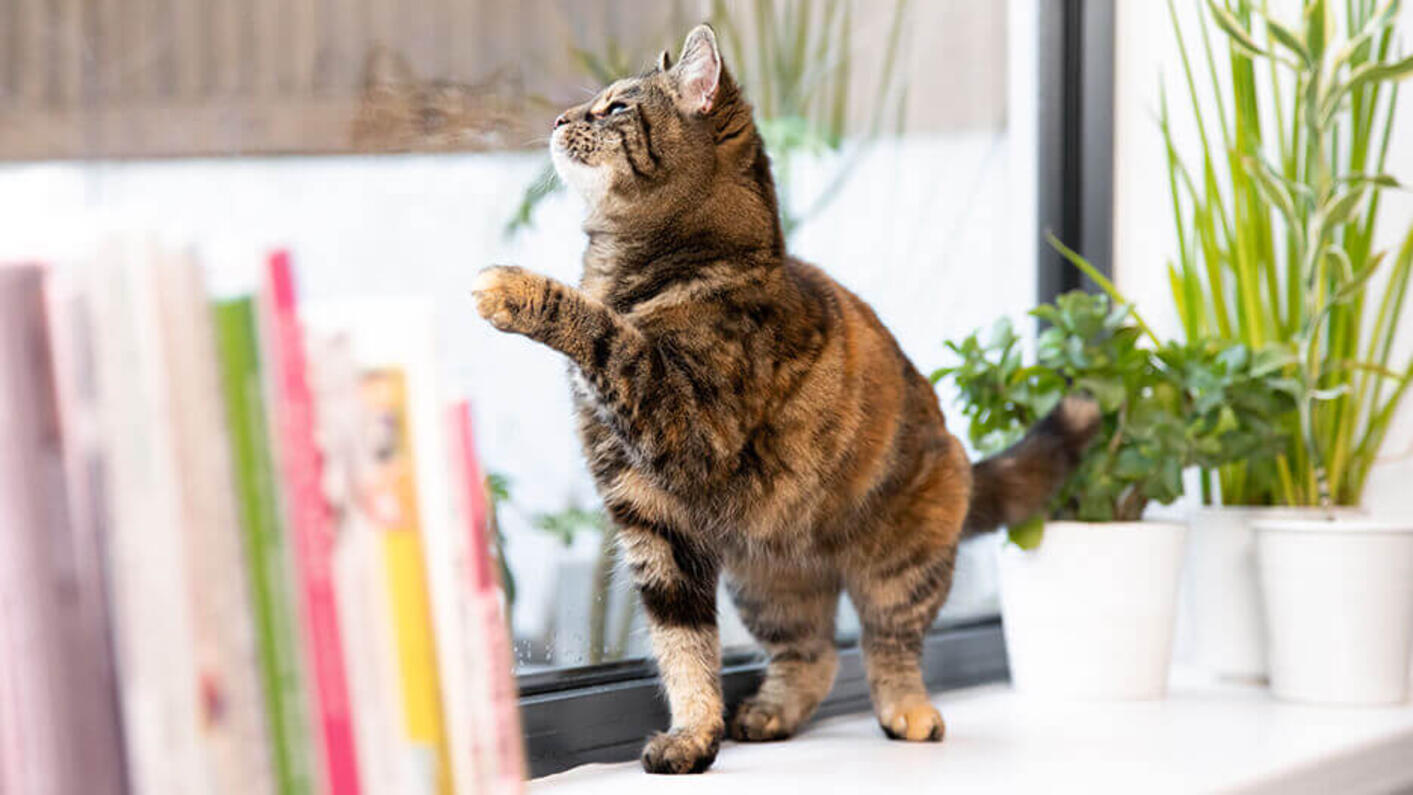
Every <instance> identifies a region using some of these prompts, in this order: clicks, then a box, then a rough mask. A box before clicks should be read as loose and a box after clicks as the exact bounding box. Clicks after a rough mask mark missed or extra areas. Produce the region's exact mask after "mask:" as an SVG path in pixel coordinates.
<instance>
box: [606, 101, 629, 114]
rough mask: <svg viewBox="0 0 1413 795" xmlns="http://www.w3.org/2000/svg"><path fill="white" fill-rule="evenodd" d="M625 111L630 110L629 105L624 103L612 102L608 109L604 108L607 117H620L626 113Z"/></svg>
mask: <svg viewBox="0 0 1413 795" xmlns="http://www.w3.org/2000/svg"><path fill="white" fill-rule="evenodd" d="M625 110H628V105H627V104H626V103H623V102H610V103H608V107H607V108H604V111H603V115H605V116H616V115H618V114H619V113H622V112H623V111H625Z"/></svg>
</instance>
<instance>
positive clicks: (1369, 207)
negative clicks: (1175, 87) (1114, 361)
mask: <svg viewBox="0 0 1413 795" xmlns="http://www.w3.org/2000/svg"><path fill="white" fill-rule="evenodd" d="M1400 5H1401V4H1400V2H1399V0H1383V1H1382V2H1379V0H1346V2H1345V3H1344V4H1343V8H1342V10H1341V9H1340V8H1337V7H1336V6H1335V4H1333V3H1329V2H1326V0H1307V2H1304V3H1303V4H1302V10H1301V14H1300V16H1299V17H1298V18H1295V19H1288V20H1281V19H1277V18H1275V17H1274V16H1272V15H1270V14H1269V13H1268V11H1267V8H1266V4H1265V3H1264V2H1261V3H1259V4H1258V3H1254V2H1251V0H1225V2H1224V3H1217V2H1213V0H1207V2H1206V5H1205V6H1204V7H1202V10H1204V11H1205V14H1203V16H1202V22H1201V25H1200V29H1199V32H1200V34H1201V49H1200V50H1198V49H1196V48H1190V47H1189V46H1188V44H1187V42H1186V40H1185V39H1184V35H1183V29H1182V26H1181V25H1180V24H1179V22H1178V17H1177V13H1176V9H1175V8H1174V6H1173V2H1172V0H1168V10H1169V14H1170V16H1171V18H1172V23H1173V29H1174V31H1175V34H1176V36H1177V40H1178V44H1179V47H1180V49H1181V52H1182V68H1183V77H1184V83H1185V87H1186V89H1187V92H1186V93H1187V101H1188V102H1189V103H1190V105H1191V112H1192V116H1193V118H1194V120H1195V122H1196V125H1197V131H1198V135H1199V142H1200V149H1199V152H1198V154H1199V156H1198V157H1197V158H1196V159H1195V160H1193V159H1188V158H1185V157H1183V156H1182V155H1181V154H1180V153H1179V152H1178V148H1177V146H1176V144H1175V142H1174V137H1173V132H1172V126H1171V116H1170V109H1169V106H1168V100H1167V97H1166V95H1165V94H1164V96H1163V98H1162V102H1161V109H1160V117H1159V124H1160V127H1161V130H1162V133H1163V138H1164V141H1165V143H1166V147H1167V162H1168V181H1167V187H1168V190H1169V192H1170V193H1171V195H1172V205H1173V217H1174V221H1175V224H1176V229H1177V238H1178V252H1177V258H1176V261H1174V262H1170V263H1169V266H1168V272H1169V279H1170V282H1171V287H1172V296H1173V300H1174V303H1175V305H1176V308H1177V312H1178V316H1179V318H1180V320H1181V322H1182V326H1183V330H1184V332H1185V334H1186V336H1187V338H1188V339H1190V340H1194V339H1200V338H1202V337H1205V336H1209V335H1215V336H1218V337H1220V338H1222V339H1227V340H1236V341H1240V342H1242V343H1244V344H1245V345H1247V346H1248V347H1250V348H1253V349H1255V348H1261V347H1264V346H1267V345H1278V346H1282V347H1284V348H1285V349H1286V350H1287V351H1289V353H1290V359H1291V363H1290V364H1289V365H1288V366H1287V367H1286V368H1285V370H1284V371H1283V376H1284V377H1286V378H1288V379H1290V383H1291V384H1292V385H1293V387H1294V390H1295V397H1296V398H1297V399H1296V406H1295V410H1294V411H1292V412H1290V414H1289V415H1288V416H1287V417H1286V418H1285V420H1284V422H1285V425H1286V428H1287V430H1288V432H1289V433H1288V439H1289V441H1288V444H1287V447H1286V449H1285V450H1284V451H1282V453H1281V454H1280V455H1279V456H1277V458H1276V462H1275V466H1270V465H1268V464H1266V463H1264V462H1262V463H1260V464H1249V463H1246V462H1241V461H1236V462H1232V463H1229V464H1227V465H1225V466H1223V467H1222V468H1221V469H1220V472H1219V475H1220V483H1221V497H1222V500H1223V501H1224V502H1226V503H1228V504H1268V503H1283V504H1289V505H1330V504H1357V503H1358V502H1359V499H1360V496H1361V495H1362V493H1363V489H1364V484H1365V480H1366V478H1367V476H1368V473H1369V469H1370V467H1371V466H1372V465H1373V463H1374V461H1375V459H1376V457H1377V456H1378V453H1379V449H1380V447H1381V446H1382V444H1383V441H1384V438H1385V434H1386V433H1387V431H1388V427H1389V424H1390V422H1391V421H1392V418H1393V415H1394V412H1395V410H1396V409H1397V407H1398V405H1399V403H1400V401H1401V399H1402V398H1403V396H1404V394H1405V393H1406V392H1407V390H1408V386H1409V383H1410V381H1413V360H1411V361H1409V362H1408V363H1407V364H1403V365H1400V364H1398V363H1396V362H1394V361H1393V359H1392V354H1393V341H1394V336H1395V333H1396V331H1397V329H1398V328H1399V324H1400V319H1401V317H1402V311H1403V307H1404V300H1405V298H1406V297H1407V293H1408V285H1409V279H1410V271H1413V222H1410V223H1409V224H1408V226H1407V227H1406V229H1404V230H1400V236H1401V237H1402V239H1403V243H1402V245H1401V247H1400V248H1399V250H1398V253H1397V254H1396V255H1395V256H1394V257H1392V258H1391V260H1392V262H1391V265H1386V266H1384V267H1383V268H1382V272H1381V268H1380V266H1381V265H1382V264H1383V263H1384V261H1385V260H1386V259H1389V258H1388V257H1387V256H1386V252H1382V251H1375V250H1374V247H1373V240H1374V237H1375V219H1376V217H1377V215H1378V208H1379V197H1380V193H1381V191H1382V190H1384V189H1387V188H1392V187H1397V186H1398V183H1397V181H1396V180H1395V179H1394V178H1393V177H1392V176H1390V175H1388V174H1386V173H1385V171H1384V167H1385V163H1386V160H1387V155H1388V151H1389V147H1390V144H1391V143H1392V140H1391V137H1390V136H1391V130H1392V124H1393V118H1394V113H1395V110H1396V107H1397V99H1398V87H1397V81H1399V80H1401V79H1402V78H1404V77H1407V76H1408V75H1410V74H1413V58H1410V57H1402V56H1399V55H1398V54H1396V53H1395V52H1394V24H1393V23H1394V20H1395V18H1396V17H1397V15H1398V12H1399V9H1400ZM1213 27H1215V28H1216V29H1217V30H1218V31H1219V33H1220V35H1221V37H1222V40H1225V42H1226V44H1227V47H1226V48H1224V49H1225V52H1224V53H1223V54H1224V55H1225V58H1224V59H1223V62H1222V63H1223V66H1222V67H1220V69H1219V66H1218V58H1217V57H1216V55H1215V54H1214V47H1213V44H1212V41H1213V38H1214V36H1213V35H1212V33H1211V31H1210V28H1213ZM1199 57H1200V58H1202V60H1203V62H1204V63H1205V70H1206V76H1207V77H1208V78H1209V79H1210V86H1205V85H1204V84H1203V83H1204V81H1202V80H1199V78H1198V77H1197V76H1196V74H1195V72H1194V68H1193V63H1194V61H1197V59H1198V58H1199ZM1221 70H1225V71H1226V72H1227V76H1228V78H1229V80H1228V81H1227V82H1225V83H1224V82H1223V81H1222V80H1221V79H1219V77H1220V75H1219V71H1221ZM1204 103H1206V104H1204ZM1204 108H1206V110H1205V111H1204ZM1214 116H1215V118H1214ZM1376 274H1379V275H1380V277H1381V281H1380V282H1377V283H1380V284H1381V286H1380V289H1379V290H1378V291H1377V292H1376V291H1372V290H1370V289H1369V285H1370V280H1371V278H1373V277H1375V275H1376ZM1115 294H1116V295H1117V293H1115ZM1204 490H1207V489H1204Z"/></svg>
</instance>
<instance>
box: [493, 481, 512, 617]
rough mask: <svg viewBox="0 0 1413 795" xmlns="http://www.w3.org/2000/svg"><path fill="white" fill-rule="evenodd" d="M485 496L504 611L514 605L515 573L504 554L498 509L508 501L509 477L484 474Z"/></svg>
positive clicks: (503, 540)
mask: <svg viewBox="0 0 1413 795" xmlns="http://www.w3.org/2000/svg"><path fill="white" fill-rule="evenodd" d="M486 496H487V497H488V498H489V499H488V500H487V503H488V505H489V508H490V510H489V511H488V512H487V515H488V516H489V521H490V526H491V527H490V530H491V533H490V535H491V543H493V544H495V549H494V550H492V551H493V552H494V554H495V559H496V566H497V567H498V568H499V569H500V587H501V589H502V590H504V591H505V605H506V611H507V612H509V611H510V609H511V608H513V607H514V606H515V575H514V574H513V573H512V572H511V570H510V562H509V561H508V560H507V559H506V555H505V531H504V530H502V529H501V524H500V509H501V506H502V505H505V504H507V503H509V502H510V478H508V477H506V476H505V475H503V474H501V473H499V472H491V473H489V474H487V475H486Z"/></svg>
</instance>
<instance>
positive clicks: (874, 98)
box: [506, 0, 909, 237]
mask: <svg viewBox="0 0 1413 795" xmlns="http://www.w3.org/2000/svg"><path fill="white" fill-rule="evenodd" d="M862 2H863V0H735V1H734V2H729V1H728V0H712V3H711V18H710V19H711V24H712V25H713V26H714V27H715V28H716V29H717V31H719V32H720V33H721V38H722V40H723V42H724V43H725V45H726V46H727V48H728V56H727V63H728V65H729V68H730V69H731V71H732V75H733V76H734V77H735V79H737V80H738V81H740V82H741V84H742V87H743V88H744V89H745V92H746V96H747V97H749V98H750V100H751V103H752V105H753V106H754V108H755V116H756V127H757V129H758V130H759V131H760V134H761V138H762V139H763V140H764V141H765V149H766V152H767V153H768V154H769V155H770V157H771V160H772V167H773V171H774V174H775V183H776V190H777V191H778V193H779V195H780V202H779V203H780V223H781V227H782V229H783V231H784V232H785V235H786V236H787V237H788V236H790V235H791V234H792V233H793V232H794V231H795V230H796V229H798V228H799V227H800V225H802V224H803V223H805V222H806V221H807V220H809V219H810V218H812V217H814V216H815V215H817V214H819V213H820V212H821V211H823V210H824V209H825V208H827V207H828V206H829V205H830V204H831V203H832V202H833V201H834V199H835V198H837V197H838V195H839V192H840V190H841V189H842V188H843V187H844V185H845V184H846V183H847V182H848V180H849V178H850V177H851V176H852V175H853V172H854V170H855V168H856V167H857V166H858V163H859V161H860V159H861V157H862V156H863V155H864V154H865V153H866V152H867V150H868V145H869V144H871V143H872V142H874V141H875V140H876V139H877V138H878V137H879V136H880V135H882V134H883V133H884V132H890V131H891V132H893V133H901V132H902V131H903V128H904V122H905V118H904V109H905V108H906V107H907V93H908V75H907V70H906V69H904V68H903V66H904V43H905V33H906V31H907V19H908V16H909V13H908V12H909V0H892V4H891V10H890V13H889V15H888V28H887V32H886V36H885V38H884V41H883V47H882V49H881V50H877V51H873V50H864V49H861V48H860V47H859V46H858V43H857V41H856V40H855V35H856V31H855V25H854V22H853V12H854V7H855V5H856V4H861V3H862ZM572 53H573V56H574V60H575V62H576V63H577V64H578V65H579V68H580V69H581V71H583V73H584V74H585V76H587V77H589V78H591V79H593V80H594V81H595V82H596V83H599V84H600V85H608V84H609V83H612V82H613V81H615V80H618V79H620V78H624V77H628V76H629V75H632V74H634V73H636V72H637V71H639V70H640V68H641V64H643V63H648V62H650V61H651V60H652V59H651V58H650V57H648V56H650V55H651V52H647V51H644V52H639V53H636V54H635V53H633V52H632V51H631V49H630V48H628V47H625V46H623V45H622V44H621V43H619V42H617V41H614V40H611V39H610V40H609V41H608V43H607V44H606V45H605V47H604V50H603V52H602V53H594V52H590V51H588V50H583V49H578V48H575V49H573V51H572ZM864 59H867V60H868V61H870V62H871V63H867V64H865V66H873V65H875V64H876V67H877V69H878V71H879V78H878V83H877V84H876V85H875V86H874V87H873V88H872V90H871V91H870V92H869V96H868V98H867V101H866V102H863V103H855V102H854V101H853V100H851V99H850V96H849V86H850V83H851V82H852V80H853V75H854V70H855V68H856V66H857V64H858V63H859V62H861V61H862V60H864ZM851 107H854V108H858V107H862V108H863V109H864V113H863V117H864V118H865V119H867V121H866V122H864V123H863V124H856V123H855V124H851V122H850V112H849V111H850V108H851ZM849 139H852V140H853V141H855V142H856V145H854V146H851V147H847V150H848V151H847V153H846V154H845V156H844V157H843V158H842V159H841V161H840V162H839V164H838V165H837V166H835V168H834V170H833V172H832V173H831V174H830V175H829V178H828V180H827V181H826V183H825V185H824V187H823V188H822V189H820V190H819V192H817V193H815V194H814V195H813V196H811V197H809V200H808V201H807V202H803V203H801V202H797V201H795V199H797V198H798V197H797V196H796V195H795V194H794V191H792V183H793V181H792V179H791V175H792V173H793V166H794V164H795V163H796V162H797V160H798V159H799V158H800V157H802V156H812V155H818V154H821V153H825V152H845V150H846V146H845V144H846V141H847V140H849ZM561 187H563V186H562V185H561V184H560V183H559V180H558V179H557V178H556V176H555V173H554V168H553V166H551V165H549V164H548V163H547V164H546V165H545V166H544V167H543V168H542V169H541V171H540V173H539V174H537V175H536V176H535V178H534V179H533V180H532V181H531V183H530V185H529V186H528V187H526V189H525V193H524V195H523V197H522V198H521V200H520V202H519V204H518V205H517V206H516V209H515V214H514V215H513V216H512V217H511V219H510V221H509V223H507V225H506V232H507V234H514V233H517V232H519V231H521V230H522V229H525V228H528V227H529V226H531V225H532V222H533V219H534V212H535V208H536V207H537V206H538V205H539V204H540V202H541V201H543V200H544V199H545V198H546V197H548V196H549V195H551V194H552V193H554V192H556V191H558V190H559V189H560V188H561ZM801 205H802V206H801Z"/></svg>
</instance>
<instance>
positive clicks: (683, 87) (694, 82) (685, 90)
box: [673, 24, 722, 113]
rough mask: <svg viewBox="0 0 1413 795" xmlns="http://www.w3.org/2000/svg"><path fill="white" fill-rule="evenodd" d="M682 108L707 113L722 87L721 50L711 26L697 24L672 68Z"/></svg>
mask: <svg viewBox="0 0 1413 795" xmlns="http://www.w3.org/2000/svg"><path fill="white" fill-rule="evenodd" d="M673 71H674V72H675V73H676V75H677V89H678V92H679V96H680V97H681V102H682V106H683V107H684V108H685V109H686V110H688V111H690V112H693V113H709V112H710V111H711V109H712V107H713V106H714V105H715V103H716V98H717V91H718V89H720V88H721V72H722V68H721V51H720V50H719V49H717V46H716V33H715V32H714V31H712V29H711V26H710V25H706V24H703V25H698V26H696V27H695V28H692V32H691V33H688V34H687V41H686V42H685V43H683V45H682V55H681V56H680V57H678V59H677V66H675V67H673Z"/></svg>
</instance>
